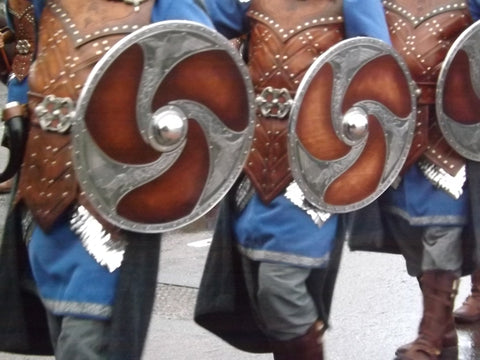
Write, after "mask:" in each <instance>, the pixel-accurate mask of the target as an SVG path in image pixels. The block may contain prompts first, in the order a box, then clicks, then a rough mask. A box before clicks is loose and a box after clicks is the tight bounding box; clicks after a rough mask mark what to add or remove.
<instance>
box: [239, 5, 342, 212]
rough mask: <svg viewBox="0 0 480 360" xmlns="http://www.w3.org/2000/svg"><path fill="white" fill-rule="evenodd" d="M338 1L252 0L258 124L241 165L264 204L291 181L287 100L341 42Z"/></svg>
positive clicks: (251, 62)
mask: <svg viewBox="0 0 480 360" xmlns="http://www.w3.org/2000/svg"><path fill="white" fill-rule="evenodd" d="M342 14H343V13H342V1H338V0H334V1H333V0H328V1H325V0H309V1H302V0H253V1H252V5H251V6H250V9H249V11H248V16H249V17H250V19H251V32H250V42H249V57H248V59H249V69H250V74H251V77H252V81H253V85H254V88H255V92H256V95H257V123H256V128H255V134H254V139H253V144H252V149H251V152H250V154H249V157H248V159H247V163H246V165H245V172H246V173H247V174H248V176H249V178H250V179H251V181H252V183H253V185H254V187H255V189H256V190H257V192H258V194H259V195H260V197H261V199H262V200H263V201H264V202H266V203H268V202H270V201H271V200H273V198H275V196H277V195H278V194H279V193H280V192H281V191H282V190H283V189H284V188H285V187H286V186H287V185H288V184H289V183H290V182H291V181H292V175H291V172H290V168H289V161H288V154H287V135H288V116H289V110H290V109H289V107H290V102H291V99H293V97H294V96H295V91H296V89H297V88H298V85H299V83H300V81H301V79H302V77H303V76H304V75H305V72H306V71H307V70H308V68H309V67H310V65H311V64H312V63H313V61H314V60H315V59H316V58H317V57H318V56H319V55H320V54H322V53H323V52H324V51H325V50H327V49H328V48H330V47H331V46H332V45H334V44H336V43H337V42H339V41H341V40H343V39H344V30H343V17H342Z"/></svg>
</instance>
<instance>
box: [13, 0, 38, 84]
mask: <svg viewBox="0 0 480 360" xmlns="http://www.w3.org/2000/svg"><path fill="white" fill-rule="evenodd" d="M8 11H9V13H10V16H11V19H12V22H13V28H14V29H15V43H16V46H15V51H14V55H13V62H12V75H13V76H15V77H16V78H17V79H18V80H20V81H22V80H23V79H25V77H26V76H27V74H28V70H29V69H30V65H31V64H32V61H33V52H34V51H35V41H36V39H35V16H34V13H33V5H32V3H31V2H30V1H28V0H8Z"/></svg>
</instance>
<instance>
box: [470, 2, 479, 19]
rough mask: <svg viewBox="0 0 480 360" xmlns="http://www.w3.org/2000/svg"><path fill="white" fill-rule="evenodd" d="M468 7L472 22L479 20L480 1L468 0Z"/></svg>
mask: <svg viewBox="0 0 480 360" xmlns="http://www.w3.org/2000/svg"><path fill="white" fill-rule="evenodd" d="M468 6H469V7H470V14H472V18H473V20H475V21H477V20H478V19H480V0H469V1H468Z"/></svg>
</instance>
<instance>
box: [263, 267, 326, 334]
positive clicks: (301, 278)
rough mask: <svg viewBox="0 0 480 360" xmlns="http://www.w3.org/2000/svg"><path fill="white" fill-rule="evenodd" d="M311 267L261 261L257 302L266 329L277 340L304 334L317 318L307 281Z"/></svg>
mask: <svg viewBox="0 0 480 360" xmlns="http://www.w3.org/2000/svg"><path fill="white" fill-rule="evenodd" d="M311 271H312V269H309V268H302V267H296V266H291V265H285V264H275V263H266V262H263V263H260V266H259V270H258V290H257V299H256V300H257V304H258V309H259V312H260V314H259V317H260V319H261V320H262V322H263V324H264V325H265V327H266V329H265V332H266V334H267V335H268V336H270V337H271V338H273V339H275V340H281V341H283V340H290V339H293V338H296V337H298V336H301V335H304V334H305V333H306V332H307V330H308V329H309V328H310V327H311V326H312V324H313V323H314V322H315V321H316V320H317V319H318V312H317V308H316V306H315V303H314V301H313V299H312V296H311V295H310V293H309V292H308V290H307V286H306V280H307V278H308V276H309V275H310V272H311Z"/></svg>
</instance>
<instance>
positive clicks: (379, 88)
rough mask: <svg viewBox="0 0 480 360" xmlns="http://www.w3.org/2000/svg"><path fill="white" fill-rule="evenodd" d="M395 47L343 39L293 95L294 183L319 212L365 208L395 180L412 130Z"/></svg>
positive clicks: (407, 87)
mask: <svg viewBox="0 0 480 360" xmlns="http://www.w3.org/2000/svg"><path fill="white" fill-rule="evenodd" d="M394 55H395V54H394V53H393V49H391V48H389V47H387V45H386V44H384V43H381V42H380V41H375V40H374V39H366V38H365V39H364V38H360V39H356V40H353V39H352V40H345V41H343V42H341V43H339V44H337V45H336V46H335V47H333V48H332V49H331V50H330V51H328V52H326V53H325V54H324V55H323V56H322V57H320V58H319V59H318V60H317V61H316V62H315V63H314V64H313V65H312V68H311V69H310V70H309V72H308V73H307V75H306V79H304V82H303V83H302V84H301V87H300V93H299V95H298V97H297V98H296V106H297V108H296V109H295V112H294V113H293V116H294V119H293V121H292V129H291V146H290V153H291V157H292V163H293V165H292V168H293V172H294V177H295V180H296V181H297V182H298V183H299V185H300V187H301V188H302V190H303V191H304V192H305V193H306V196H307V198H308V199H309V201H311V202H312V203H314V204H315V205H317V206H318V207H320V208H321V209H323V210H326V211H332V212H346V211H351V210H354V209H356V208H360V207H363V206H365V205H366V204H367V203H369V202H371V201H373V199H374V198H376V197H378V196H379V195H380V193H381V192H383V191H384V190H385V189H386V187H388V186H389V184H390V183H391V182H392V181H393V180H394V178H395V177H396V175H398V172H399V170H400V168H401V165H402V164H403V161H404V160H405V157H406V154H407V152H408V150H409V147H410V143H411V140H412V136H413V128H414V125H415V120H414V118H415V103H414V98H413V96H414V95H413V89H412V85H411V82H410V81H409V77H408V75H409V74H408V73H406V70H405V67H404V66H402V64H401V63H400V62H399V61H400V59H399V57H398V56H394Z"/></svg>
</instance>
